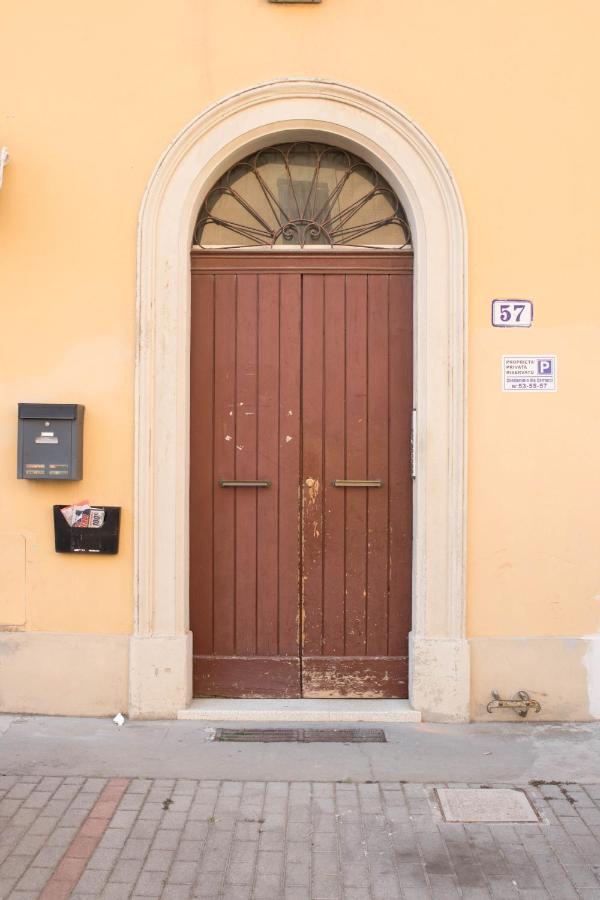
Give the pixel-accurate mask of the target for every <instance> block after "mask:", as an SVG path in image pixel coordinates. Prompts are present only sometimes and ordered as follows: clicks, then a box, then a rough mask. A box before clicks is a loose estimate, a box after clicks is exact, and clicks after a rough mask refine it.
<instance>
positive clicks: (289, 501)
mask: <svg viewBox="0 0 600 900" xmlns="http://www.w3.org/2000/svg"><path fill="white" fill-rule="evenodd" d="M279 278H280V282H279V284H280V287H279V304H280V323H279V329H280V331H279V379H280V382H279V385H280V386H279V392H280V393H279V435H278V436H279V652H280V653H281V654H282V656H295V657H298V656H299V652H300V528H301V522H300V515H301V513H300V506H301V504H300V481H301V471H300V459H301V437H302V436H301V430H300V429H301V413H302V409H301V398H300V382H301V359H300V352H301V329H302V313H301V309H302V297H301V289H302V282H301V276H300V275H297V274H290V275H288V274H284V275H281V276H279ZM298 679H299V671H298ZM298 693H300V682H299V680H298Z"/></svg>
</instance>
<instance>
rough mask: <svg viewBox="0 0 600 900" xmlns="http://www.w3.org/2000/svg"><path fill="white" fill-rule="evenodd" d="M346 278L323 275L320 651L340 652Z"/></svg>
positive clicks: (332, 654) (342, 572) (341, 623)
mask: <svg viewBox="0 0 600 900" xmlns="http://www.w3.org/2000/svg"><path fill="white" fill-rule="evenodd" d="M345 291H346V278H345V276H344V275H326V276H325V297H324V303H325V310H324V316H325V320H324V333H325V354H324V367H325V376H324V389H323V396H324V403H325V414H324V426H323V427H324V434H323V461H324V466H323V468H324V478H323V542H324V545H323V554H324V555H323V648H322V653H323V655H324V656H343V654H344V585H345V576H344V566H345V560H344V514H345V502H346V492H345V490H344V489H340V488H335V487H333V485H332V482H333V481H334V479H336V478H345V472H346V460H345V446H346V437H345V390H346V380H345V368H346V358H345V357H346V344H345V333H346V303H345Z"/></svg>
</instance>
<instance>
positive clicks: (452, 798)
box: [436, 788, 539, 822]
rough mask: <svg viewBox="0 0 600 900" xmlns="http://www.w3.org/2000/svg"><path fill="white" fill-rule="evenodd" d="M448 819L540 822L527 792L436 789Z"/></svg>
mask: <svg viewBox="0 0 600 900" xmlns="http://www.w3.org/2000/svg"><path fill="white" fill-rule="evenodd" d="M436 793H437V796H438V800H439V802H440V806H441V808H442V813H443V816H444V819H445V820H446V822H539V819H538V816H537V813H536V812H535V810H534V808H533V806H532V805H531V803H530V802H529V798H528V797H527V794H525V792H524V791H518V790H514V789H510V788H436Z"/></svg>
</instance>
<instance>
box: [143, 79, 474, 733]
mask: <svg viewBox="0 0 600 900" xmlns="http://www.w3.org/2000/svg"><path fill="white" fill-rule="evenodd" d="M275 139H276V140H277V141H285V140H303V139H310V140H321V141H327V142H330V143H335V144H338V145H340V146H341V147H345V148H346V149H348V150H351V151H352V152H354V153H356V154H357V155H359V156H362V157H363V158H364V159H366V160H367V161H368V162H369V163H370V164H371V165H373V166H374V167H375V168H377V169H378V170H379V171H380V172H381V174H382V175H383V176H384V177H385V178H386V180H387V181H388V182H389V183H390V185H391V186H392V187H393V188H394V190H395V191H396V192H397V194H398V196H399V197H400V199H401V201H402V204H403V206H404V208H405V210H406V212H407V214H408V217H409V220H410V225H411V231H412V235H413V241H414V246H415V289H414V296H415V318H414V322H415V373H414V384H415V397H414V404H415V408H416V410H417V430H416V441H415V459H416V473H417V475H416V478H415V482H414V532H413V533H414V549H413V631H412V633H411V636H410V698H411V703H412V705H413V706H414V707H415V708H416V709H418V710H420V711H421V713H422V715H423V718H425V719H429V720H437V721H465V720H467V719H468V717H469V650H468V642H467V640H466V637H465V542H466V531H465V511H466V487H465V474H466V471H465V470H466V448H465V424H466V402H465V369H466V229H465V222H464V214H463V209H462V204H461V201H460V197H459V194H458V190H457V187H456V185H455V183H454V180H453V178H452V175H451V173H450V171H449V168H448V166H447V164H446V163H445V161H444V159H443V158H442V156H441V154H440V153H439V151H438V150H437V149H436V147H435V146H434V145H433V143H432V142H431V141H430V140H429V138H428V137H427V136H426V135H425V134H424V133H423V132H422V131H421V130H420V129H419V127H418V126H417V125H416V124H415V123H414V122H412V121H411V120H410V119H409V118H407V117H406V116H405V115H403V114H402V113H401V112H400V111H398V110H397V109H395V108H394V107H392V106H390V105H389V104H387V103H385V102H384V101H382V100H380V99H378V98H376V97H373V96H372V95H370V94H367V93H365V92H363V91H361V90H358V89H356V88H353V87H350V86H347V85H342V84H338V83H334V82H331V81H324V80H305V79H287V80H281V81H272V82H269V83H266V84H261V85H258V86H256V87H252V88H249V89H247V90H243V91H240V92H238V93H236V94H233V95H232V96H230V97H227V98H225V99H224V100H222V101H220V102H218V103H216V104H214V105H213V106H211V107H209V108H208V109H206V110H205V111H204V112H202V113H201V114H200V115H199V116H198V117H196V118H195V119H194V120H193V121H192V122H190V123H189V125H187V126H186V127H185V128H184V129H183V130H182V131H181V132H180V134H179V135H178V136H177V137H176V138H175V140H174V141H173V142H172V143H171V145H170V146H169V147H168V148H167V150H166V151H165V153H164V154H163V156H162V158H161V160H160V161H159V163H158V165H157V167H156V169H155V171H154V173H153V175H152V177H151V179H150V182H149V184H148V187H147V190H146V193H145V196H144V199H143V203H142V208H141V212H140V220H139V232H138V331H137V334H138V344H137V367H136V471H135V515H134V541H135V575H134V606H135V619H134V623H135V624H134V634H133V635H132V637H131V641H130V649H129V712H130V715H131V716H132V717H137V718H159V717H174V716H176V714H177V712H178V710H180V709H183V708H185V707H186V706H187V705H188V704H189V702H190V700H191V692H192V641H191V633H190V631H189V614H188V613H189V610H188V540H187V538H188V495H189V449H188V448H189V327H190V324H189V323H190V268H189V265H190V264H189V248H190V244H191V236H192V231H193V228H194V224H195V220H196V216H197V213H198V210H199V208H200V205H201V203H202V201H203V199H204V197H205V196H206V193H207V191H208V190H209V189H210V187H211V186H212V185H213V184H214V182H215V181H216V180H217V179H218V178H219V177H220V176H221V175H222V174H223V173H224V172H225V171H226V170H227V169H228V168H229V167H230V166H231V165H232V164H233V163H234V162H235V161H237V160H238V159H241V158H242V157H243V156H245V155H247V154H248V153H251V152H252V151H253V150H254V149H258V148H260V147H261V146H263V145H265V144H268V143H271V142H273V141H274V140H275Z"/></svg>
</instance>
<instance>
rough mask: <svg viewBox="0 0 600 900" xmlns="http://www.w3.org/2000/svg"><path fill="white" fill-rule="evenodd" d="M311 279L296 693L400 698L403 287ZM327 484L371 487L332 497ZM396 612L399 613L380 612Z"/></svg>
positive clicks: (406, 360)
mask: <svg viewBox="0 0 600 900" xmlns="http://www.w3.org/2000/svg"><path fill="white" fill-rule="evenodd" d="M318 279H319V276H314V275H311V276H310V277H309V276H305V278H304V285H305V287H304V290H303V351H304V379H303V409H304V433H305V439H304V443H303V447H304V453H303V472H302V475H303V500H304V502H303V534H302V537H303V573H302V575H303V578H302V581H303V594H302V602H303V622H304V628H303V638H304V640H303V643H302V648H301V651H302V692H303V696H305V697H402V696H406V695H407V668H408V667H407V638H408V630H409V627H410V586H411V568H410V545H411V540H410V529H411V520H412V509H411V499H410V497H411V477H410V420H411V409H412V390H411V372H412V359H411V355H412V336H411V327H410V320H411V312H410V301H411V292H410V279H409V278H407V277H405V276H402V277H401V278H398V279H396V280H393V279H392V277H391V276H390V275H379V274H352V275H348V276H346V277H344V276H341V277H340V276H338V275H332V276H329V275H324V276H320V280H321V284H320V283H319V280H318ZM405 283H406V285H407V286H408V290H405V289H404V284H405ZM319 301H321V303H322V306H323V309H324V314H323V316H322V317H321V316H320V315H319ZM407 304H408V308H405V307H406V306H407ZM392 310H393V313H392ZM392 319H393V322H394V327H395V339H394V343H393V350H394V352H393V353H390V352H389V346H390V338H389V331H390V327H389V326H390V321H392ZM405 320H407V321H406V323H405ZM323 348H325V352H324V353H323ZM321 354H322V356H321ZM399 360H401V362H399ZM391 378H394V379H395V387H394V392H393V393H392V391H391V389H390V380H391ZM399 393H401V394H402V396H401V397H399V396H398V394H399ZM392 423H393V425H392ZM307 443H308V446H309V448H310V453H309V454H307V453H306V447H307ZM335 479H349V480H356V479H364V480H375V481H376V480H381V481H382V482H383V486H382V487H370V488H368V487H347V488H339V487H333V485H332V482H333V481H334V480H335ZM315 494H316V496H315ZM394 526H395V527H396V529H397V531H398V533H397V535H394V537H393V539H392V537H391V529H392V528H393V527H394ZM398 550H399V551H400V560H401V562H400V564H398V563H397V561H396V560H395V559H394V558H393V555H394V553H395V552H396V551H398ZM392 572H393V576H392ZM392 577H393V579H394V582H393V588H392V580H391V579H392ZM398 602H400V603H401V604H403V610H402V614H401V615H398V614H397V613H395V612H394V613H392V608H393V607H395V606H396V604H397V603H398ZM391 615H394V616H395V627H396V631H395V632H394V634H393V635H392V634H391V633H390V619H391ZM401 628H402V629H403V630H402V632H401V633H399V629H401Z"/></svg>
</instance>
